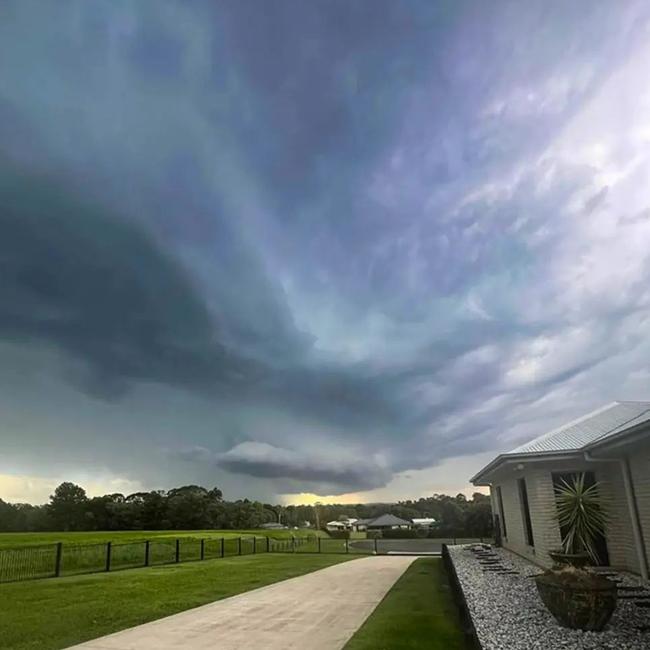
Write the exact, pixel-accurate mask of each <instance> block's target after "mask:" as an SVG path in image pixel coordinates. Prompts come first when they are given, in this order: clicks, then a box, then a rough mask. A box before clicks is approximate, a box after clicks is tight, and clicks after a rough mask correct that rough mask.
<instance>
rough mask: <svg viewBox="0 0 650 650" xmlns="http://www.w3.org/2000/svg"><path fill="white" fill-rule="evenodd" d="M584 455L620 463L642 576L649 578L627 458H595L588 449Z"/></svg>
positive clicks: (588, 457) (587, 459)
mask: <svg viewBox="0 0 650 650" xmlns="http://www.w3.org/2000/svg"><path fill="white" fill-rule="evenodd" d="M584 457H585V460H586V461H587V462H588V463H601V462H612V463H618V464H619V466H620V468H621V474H622V475H623V484H624V486H625V497H626V500H627V507H628V511H629V513H630V520H631V521H632V534H633V535H634V544H635V546H636V554H637V558H638V560H639V568H640V569H641V577H642V578H643V579H644V580H648V558H647V556H646V552H645V545H644V543H643V532H642V530H641V521H640V519H639V509H638V508H637V504H636V497H635V495H634V484H633V483H632V474H631V472H630V464H629V462H628V460H627V458H625V457H624V458H621V457H617V458H594V457H593V456H592V455H591V454H590V453H589V452H588V451H585V452H584Z"/></svg>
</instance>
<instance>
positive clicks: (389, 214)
mask: <svg viewBox="0 0 650 650" xmlns="http://www.w3.org/2000/svg"><path fill="white" fill-rule="evenodd" d="M649 37H650V5H648V3H647V2H645V1H643V0H640V1H638V2H636V1H632V0H630V1H622V0H616V1H611V2H607V1H603V2H598V3H593V2H584V1H576V2H572V3H566V2H549V1H548V0H544V1H540V2H537V1H532V0H531V1H530V2H525V3H522V2H504V1H499V2H491V3H483V2H447V1H444V2H443V1H440V0H425V1H418V0H409V1H408V2H401V1H399V0H364V1H354V0H346V1H345V2H341V1H339V0H327V1H325V0H310V1H309V2H305V1H303V0H292V1H289V0H274V2H266V1H265V0H244V1H243V2H242V1H241V0H237V1H234V0H224V1H222V2H219V3H214V2H199V1H195V2H191V3H187V2H172V1H170V0H165V1H161V0H142V1H140V2H137V3H133V2H121V1H116V0H110V1H108V0H106V1H102V0H96V1H95V2H93V3H87V2H83V1H79V2H75V1H71V2H66V3H60V2H57V1H54V0H50V1H47V0H46V1H43V0H39V1H36V2H34V1H32V0H15V1H14V0H7V1H5V2H2V3H1V4H0V450H1V453H0V498H3V499H5V500H8V501H29V502H34V503H39V502H43V501H46V500H47V497H48V495H49V494H50V493H51V491H52V489H53V487H54V486H55V485H56V484H57V483H58V482H60V481H62V480H73V481H75V482H78V483H80V484H82V485H84V486H85V487H86V488H87V489H88V492H89V494H101V493H104V492H123V493H129V492H133V491H136V490H140V489H165V488H171V487H173V486H176V485H182V484H188V483H198V484H203V485H206V486H209V487H211V486H213V485H218V486H219V487H220V488H221V489H222V490H223V491H224V494H225V497H226V498H229V499H236V498H240V497H241V498H243V497H248V498H255V499H260V500H263V501H284V502H294V503H295V502H300V501H305V502H308V501H313V500H315V499H321V500H326V501H334V500H336V501H341V502H345V501H347V502H353V501H387V500H394V499H405V498H412V497H418V496H422V495H430V494H433V493H436V492H448V493H452V494H455V493H457V492H466V493H471V492H472V490H473V488H472V487H471V486H470V485H469V483H468V479H469V477H470V476H471V475H472V474H473V473H475V472H476V471H477V470H478V469H480V468H481V467H482V466H483V465H484V464H486V463H487V462H488V461H489V460H490V459H491V458H492V457H493V456H494V455H496V454H497V453H500V452H503V451H507V450H508V449H510V448H512V447H515V446H517V445H518V444H520V443H522V442H523V441H525V440H527V439H529V438H531V437H533V436H536V435H538V434H541V433H544V432H545V431H547V430H549V429H551V428H553V427H555V426H558V425H560V424H562V423H563V422H565V421H568V420H570V419H573V418H575V417H577V416H579V415H582V414H583V413H586V412H587V411H589V410H591V409H594V408H596V407H599V406H601V405H603V404H605V403H608V402H611V401H613V400H615V399H631V400H634V399H648V398H649V397H650V366H649V361H650V336H649V334H650V84H648V78H649V77H650V38H649Z"/></svg>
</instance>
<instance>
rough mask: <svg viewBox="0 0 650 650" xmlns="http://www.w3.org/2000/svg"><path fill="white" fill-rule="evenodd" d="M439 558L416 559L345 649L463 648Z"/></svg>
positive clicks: (441, 649)
mask: <svg viewBox="0 0 650 650" xmlns="http://www.w3.org/2000/svg"><path fill="white" fill-rule="evenodd" d="M466 647H467V646H466V645H465V639H464V634H463V631H462V629H461V624H460V619H459V617H458V611H457V609H456V606H455V605H454V602H453V600H452V596H451V588H450V586H449V583H448V581H447V576H446V575H445V572H444V569H443V564H442V560H440V559H438V558H421V559H419V560H416V561H415V562H414V563H413V564H411V566H410V567H409V568H408V570H407V571H406V572H405V573H404V575H403V576H402V577H401V578H400V579H399V580H398V581H397V582H396V583H395V585H394V586H393V588H392V589H391V590H390V591H389V592H388V594H386V597H385V598H384V599H383V600H382V601H381V603H380V604H379V605H378V607H377V609H375V611H374V612H373V613H372V614H371V615H370V617H369V618H368V620H367V621H366V622H365V623H364V624H363V625H362V626H361V628H360V629H359V630H358V631H357V633H356V634H355V635H354V636H353V637H352V639H350V641H349V642H348V644H347V645H346V646H345V650H394V648H400V650H401V649H404V650H409V649H410V650H420V649H421V650H425V648H426V650H465V649H466Z"/></svg>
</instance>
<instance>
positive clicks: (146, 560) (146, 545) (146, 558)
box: [144, 540, 149, 566]
mask: <svg viewBox="0 0 650 650" xmlns="http://www.w3.org/2000/svg"><path fill="white" fill-rule="evenodd" d="M144 565H145V566H149V540H147V541H146V542H145V543H144Z"/></svg>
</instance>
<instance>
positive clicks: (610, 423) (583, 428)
mask: <svg viewBox="0 0 650 650" xmlns="http://www.w3.org/2000/svg"><path fill="white" fill-rule="evenodd" d="M645 422H648V423H650V402H612V403H611V404H607V405H606V406H603V407H602V408H599V409H597V410H596V411H592V412H591V413H587V415H583V416H582V417H580V418H578V419H577V420H573V421H572V422H569V423H568V424H564V425H562V426H561V427H558V428H557V429H553V431H549V432H548V433H545V434H544V435H542V436H539V437H538V438H535V439H534V440H531V441H530V442H527V443H526V444H523V445H520V446H519V447H516V448H515V449H513V450H512V451H509V452H507V453H505V454H501V455H500V456H497V457H496V458H495V459H494V460H493V461H492V462H490V463H489V464H488V465H486V467H484V468H483V469H482V470H481V471H480V472H478V473H477V474H476V475H475V476H474V477H472V478H471V479H470V480H471V481H472V482H474V481H476V480H478V479H479V478H480V477H481V475H482V474H485V472H486V471H487V470H491V469H494V468H495V467H496V466H497V465H499V464H500V462H501V461H503V460H507V459H508V457H509V456H512V457H515V458H518V457H525V456H543V455H546V454H550V455H552V454H558V453H563V452H568V453H570V452H576V451H581V450H583V449H584V448H585V447H588V446H592V445H595V444H600V443H603V442H605V441H606V440H608V439H609V438H611V437H613V436H616V435H618V434H620V433H623V432H624V431H626V430H628V429H631V428H633V427H636V426H638V425H639V424H643V423H645Z"/></svg>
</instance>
